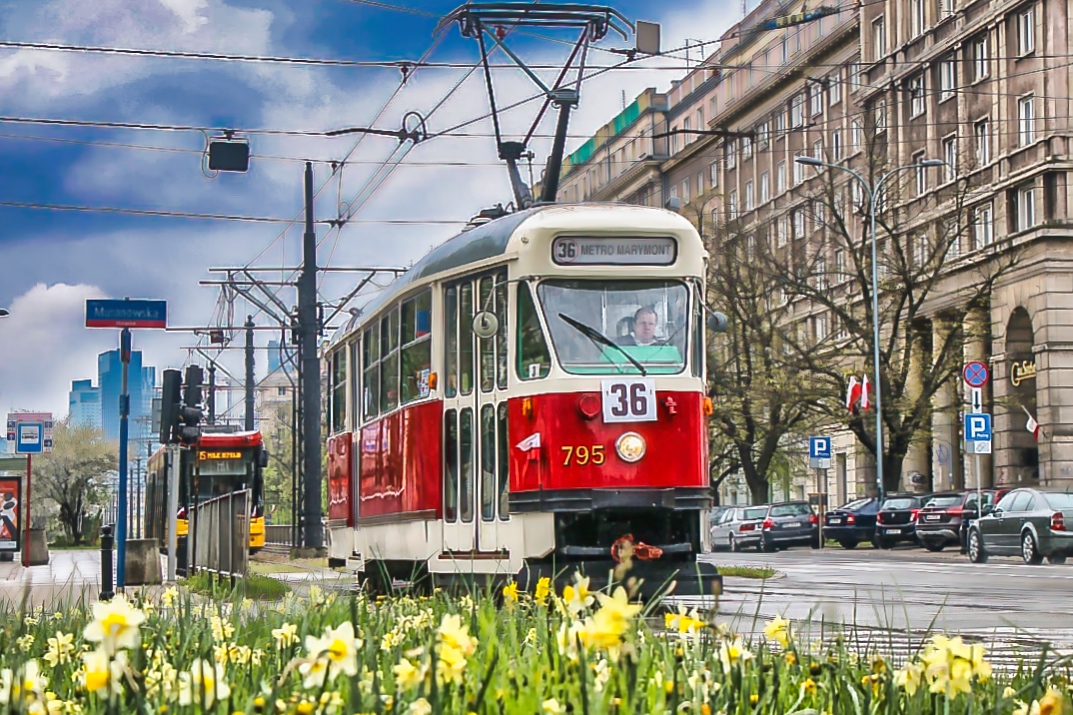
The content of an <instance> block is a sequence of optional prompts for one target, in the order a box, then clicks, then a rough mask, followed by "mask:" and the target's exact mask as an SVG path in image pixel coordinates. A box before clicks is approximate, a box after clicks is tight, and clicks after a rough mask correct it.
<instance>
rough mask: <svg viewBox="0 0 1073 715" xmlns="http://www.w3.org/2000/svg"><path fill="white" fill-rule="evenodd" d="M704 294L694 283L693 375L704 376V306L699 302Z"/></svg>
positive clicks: (705, 345) (706, 352)
mask: <svg viewBox="0 0 1073 715" xmlns="http://www.w3.org/2000/svg"><path fill="white" fill-rule="evenodd" d="M703 296H704V291H702V290H701V288H700V284H699V283H697V284H696V289H695V290H694V291H693V303H694V308H693V376H694V377H704V375H705V369H704V368H705V360H706V358H707V354H708V349H707V348H708V346H707V344H706V343H705V340H704V306H703V305H702V304H701V300H702V298H703Z"/></svg>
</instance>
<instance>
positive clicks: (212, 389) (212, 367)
mask: <svg viewBox="0 0 1073 715" xmlns="http://www.w3.org/2000/svg"><path fill="white" fill-rule="evenodd" d="M209 424H210V425H214V424H216V363H214V362H210V363H209Z"/></svg>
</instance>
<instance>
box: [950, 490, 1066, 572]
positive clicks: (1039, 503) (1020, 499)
mask: <svg viewBox="0 0 1073 715" xmlns="http://www.w3.org/2000/svg"><path fill="white" fill-rule="evenodd" d="M983 511H984V516H983V517H981V518H979V519H977V520H976V521H974V522H973V524H972V527H970V530H969V559H970V560H971V561H973V562H974V563H978V564H979V563H984V562H985V561H987V558H988V557H989V556H1016V555H1018V554H1020V555H1021V558H1022V559H1023V560H1024V562H1025V563H1026V564H1038V563H1041V562H1042V561H1043V559H1044V558H1046V559H1047V561H1048V562H1050V563H1052V564H1064V563H1065V562H1066V558H1067V557H1069V556H1073V532H1071V531H1070V530H1069V529H1070V528H1073V494H1070V493H1069V492H1052V491H1044V490H1042V489H1015V490H1013V491H1012V492H1010V493H1009V494H1007V495H1006V496H1004V497H1002V499H1001V500H999V503H998V504H997V505H996V506H994V507H988V506H984V510H983ZM1067 524H1068V525H1069V526H1067Z"/></svg>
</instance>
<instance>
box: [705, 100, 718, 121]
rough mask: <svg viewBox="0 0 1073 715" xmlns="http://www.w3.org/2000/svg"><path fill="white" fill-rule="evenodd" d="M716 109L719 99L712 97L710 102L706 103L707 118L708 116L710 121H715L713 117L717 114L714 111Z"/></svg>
mask: <svg viewBox="0 0 1073 715" xmlns="http://www.w3.org/2000/svg"><path fill="white" fill-rule="evenodd" d="M718 107H719V98H718V97H712V101H710V102H708V116H710V117H711V118H712V119H715V115H716V114H718V112H717V111H716V110H717V109H718Z"/></svg>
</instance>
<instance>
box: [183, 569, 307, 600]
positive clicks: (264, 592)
mask: <svg viewBox="0 0 1073 715" xmlns="http://www.w3.org/2000/svg"><path fill="white" fill-rule="evenodd" d="M182 584H183V585H184V586H186V588H188V589H189V590H190V591H193V592H194V593H199V594H201V595H203V596H211V597H213V598H227V597H229V596H235V597H238V598H251V599H253V600H255V601H278V600H279V599H281V598H283V597H284V596H286V595H287V594H288V593H290V590H291V588H290V586H288V585H287V584H285V583H283V582H281V581H277V580H276V579H274V578H270V577H268V576H262V575H260V574H256V573H250V574H249V575H247V576H246V578H243V579H236V583H235V589H234V591H233V592H232V590H231V581H230V579H226V578H224V579H218V578H217V577H216V576H215V575H213V574H210V573H206V572H204V571H199V572H197V573H196V574H194V575H193V576H190V577H189V578H186V579H184V580H183V581H182Z"/></svg>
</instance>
